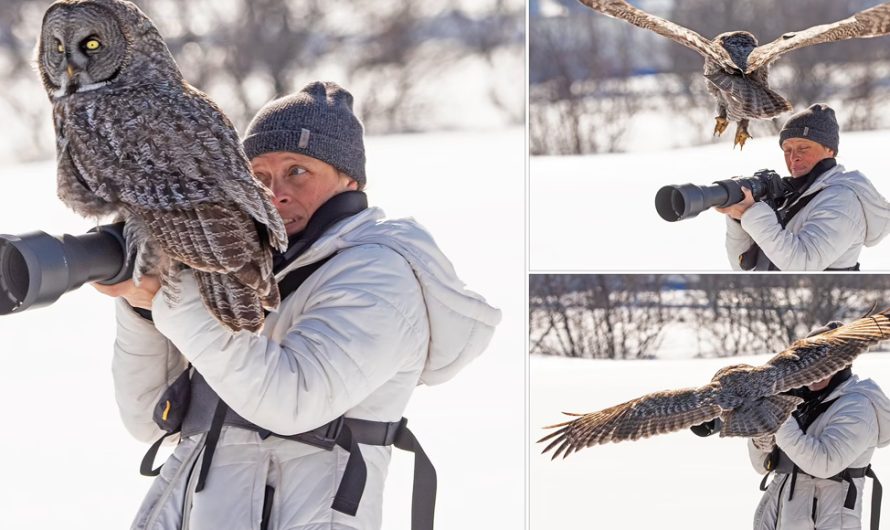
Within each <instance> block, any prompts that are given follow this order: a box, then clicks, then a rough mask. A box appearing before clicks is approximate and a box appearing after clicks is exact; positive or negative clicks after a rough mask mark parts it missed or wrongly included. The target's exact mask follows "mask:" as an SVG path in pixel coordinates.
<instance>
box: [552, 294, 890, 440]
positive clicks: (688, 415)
mask: <svg viewBox="0 0 890 530" xmlns="http://www.w3.org/2000/svg"><path fill="white" fill-rule="evenodd" d="M888 339H890V309H888V310H885V311H883V312H881V313H876V314H874V315H871V316H867V317H864V318H861V319H859V320H856V321H854V322H851V323H850V324H847V325H843V326H840V327H837V328H835V329H832V330H830V331H826V332H824V333H819V334H817V335H811V336H810V337H807V338H805V339H800V340H797V341H795V342H794V343H793V344H791V346H789V347H788V348H787V349H786V350H785V351H783V352H781V353H779V354H777V355H775V356H774V357H773V358H772V359H770V360H769V361H767V362H766V364H763V365H761V366H750V365H746V364H738V365H733V366H727V367H725V368H722V369H720V370H719V371H717V373H716V374H715V375H714V377H713V379H711V382H710V383H709V384H707V385H705V386H703V387H700V388H683V389H680V390H666V391H663V392H653V393H651V394H647V395H645V396H643V397H640V398H637V399H634V400H631V401H628V402H626V403H622V404H620V405H616V406H614V407H610V408H608V409H605V410H601V411H599V412H593V413H590V414H573V413H566V414H567V415H569V416H577V418H576V419H574V420H571V421H567V422H563V423H558V424H556V425H550V426H548V427H545V429H557V430H556V431H553V432H551V433H550V434H548V435H547V436H545V437H543V438H541V439H540V440H538V442H544V441H547V440H551V442H550V444H549V445H547V447H546V448H545V449H544V451H543V452H544V453H546V452H547V451H550V450H554V453H553V458H556V457H557V456H560V455H562V456H563V457H565V456H568V455H570V454H571V453H573V452H575V451H577V450H578V449H582V448H584V447H589V446H592V445H597V444H604V443H607V442H621V441H625V440H637V439H639V438H646V437H648V436H654V435H656V434H663V433H668V432H673V431H678V430H681V429H686V428H689V427H692V426H695V425H699V424H702V423H704V422H706V421H710V420H712V419H714V418H717V417H719V418H720V419H721V420H723V426H722V428H721V430H720V436H743V437H749V438H753V437H757V436H764V435H768V434H770V433H773V432H775V431H776V430H777V429H778V428H779V427H780V426H781V425H782V423H783V422H784V421H785V420H786V419H788V416H789V415H790V414H791V412H793V411H794V409H795V408H796V407H797V405H799V404H800V403H801V402H802V401H803V400H802V399H801V398H799V397H796V396H793V395H787V394H783V392H787V391H788V390H791V389H794V388H799V387H802V386H806V385H810V384H812V383H815V382H817V381H821V380H822V379H825V378H826V377H828V376H830V375H832V374H834V373H835V372H838V371H839V370H842V369H843V368H845V367H847V366H849V365H850V364H851V363H852V362H853V360H854V359H855V358H856V357H857V356H858V355H859V354H860V353H863V352H865V351H866V350H868V348H869V346H871V345H873V344H876V343H878V342H880V341H883V340H888Z"/></svg>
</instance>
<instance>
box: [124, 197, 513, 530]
mask: <svg viewBox="0 0 890 530" xmlns="http://www.w3.org/2000/svg"><path fill="white" fill-rule="evenodd" d="M334 253H337V254H336V255H335V256H334V257H333V258H331V259H330V260H329V261H328V262H327V263H325V264H324V265H323V266H322V267H321V268H319V269H318V270H317V271H316V272H315V273H314V274H313V275H312V276H310V277H309V278H308V279H307V280H306V281H305V282H304V283H303V284H302V285H301V286H300V288H299V289H297V290H296V291H295V292H294V293H292V294H291V295H290V296H288V297H287V298H285V300H284V301H283V302H282V304H281V307H280V308H279V309H278V310H277V311H276V312H273V313H270V314H269V316H268V317H267V319H266V323H265V326H264V328H263V330H262V332H261V334H259V335H255V334H251V333H248V332H239V333H232V332H230V331H229V330H227V329H226V328H224V327H223V326H222V325H220V324H219V323H218V322H217V321H216V320H215V319H214V318H213V317H212V316H211V315H210V314H209V313H208V312H207V311H206V309H205V308H204V306H203V304H202V302H201V300H200V297H199V295H198V290H197V286H196V284H195V282H194V279H193V277H192V275H191V274H190V273H189V272H185V273H183V274H182V275H181V289H182V292H181V301H180V302H179V303H178V304H176V305H175V306H174V307H168V306H167V304H166V303H165V302H164V301H163V296H157V297H155V300H154V304H153V307H152V314H153V319H154V324H152V322H149V321H147V320H145V319H143V318H141V317H140V316H138V315H137V314H135V313H134V312H133V311H132V309H130V308H129V306H127V305H126V303H125V302H123V301H119V302H118V308H117V318H118V333H117V341H116V344H115V355H114V361H113V375H114V384H115V393H116V398H117V402H118V405H119V408H120V412H121V416H122V418H123V421H124V424H125V425H126V427H127V429H128V430H129V431H130V432H131V433H132V434H133V435H134V436H136V437H137V438H139V439H141V440H145V441H150V440H154V439H156V438H158V437H159V436H160V435H161V434H162V432H161V431H160V430H159V429H158V428H157V427H156V426H155V425H154V423H153V421H152V409H153V407H154V405H155V403H156V402H157V400H158V399H159V397H160V395H161V394H162V393H163V391H164V390H165V388H166V387H167V386H168V385H169V384H170V383H171V382H172V381H173V380H174V379H175V378H176V377H177V376H178V375H179V374H180V373H181V372H182V370H183V369H184V368H185V366H186V364H187V362H191V363H192V365H193V366H194V367H195V369H196V370H198V371H199V372H200V373H201V374H202V375H203V376H204V377H205V379H206V380H207V382H208V383H209V385H210V386H211V387H212V388H213V389H214V390H215V391H216V393H217V394H218V395H219V396H220V398H221V399H222V400H223V401H225V402H226V403H227V404H228V405H229V406H230V407H231V408H232V409H233V410H234V411H235V412H237V413H238V414H239V415H241V416H242V417H244V418H246V419H248V420H250V421H252V422H253V423H255V424H257V425H259V426H261V427H264V428H266V429H269V430H271V431H273V432H276V433H279V434H285V435H286V434H294V433H299V432H304V431H308V430H311V429H314V428H316V427H318V426H320V425H324V424H325V423H327V422H329V421H331V420H333V419H335V418H337V417H338V416H340V415H343V414H345V415H346V416H347V417H352V418H361V419H367V420H375V421H388V422H391V421H398V420H399V418H400V417H401V416H402V413H403V411H404V410H405V406H406V404H407V402H408V399H409V398H410V396H411V393H412V391H413V390H414V388H415V387H416V386H417V385H418V384H419V383H421V382H423V383H428V384H435V383H440V382H442V381H445V380H447V379H449V378H450V377H452V376H453V375H454V374H455V373H456V372H457V371H458V370H460V369H461V368H462V367H463V366H464V365H465V364H466V363H467V362H469V361H470V360H472V359H473V358H475V357H476V356H477V355H479V354H480V353H481V352H482V351H483V350H484V349H485V347H486V346H487V345H488V342H489V341H490V339H491V336H492V333H493V330H494V326H495V325H496V324H497V323H498V321H499V320H500V311H498V310H497V309H494V308H492V307H491V306H489V305H488V304H487V303H485V301H484V300H483V299H482V297H480V296H478V295H476V294H474V293H472V292H470V291H468V290H466V289H465V288H464V286H463V283H462V282H461V281H460V280H459V279H458V278H457V276H456V275H455V272H454V270H453V268H452V266H451V264H450V262H449V261H448V259H447V258H446V257H445V256H444V255H443V254H442V252H441V251H440V250H439V249H438V247H437V246H436V244H435V242H434V241H433V239H432V238H431V237H430V235H429V234H428V233H427V232H426V231H425V230H424V229H423V228H422V227H420V225H418V224H417V223H416V222H414V221H413V220H384V219H383V212H382V211H381V210H379V209H377V208H369V209H367V210H364V211H363V212H361V213H359V214H356V215H354V216H352V217H350V218H348V219H345V220H343V221H340V222H339V223H337V224H336V225H334V226H333V227H331V228H330V229H329V230H328V232H327V233H326V234H325V235H323V236H322V238H321V239H319V240H318V241H317V242H316V243H315V244H313V245H312V246H311V247H310V248H309V249H308V250H307V251H306V252H305V253H304V254H303V255H302V256H300V257H299V258H298V259H297V260H295V261H294V262H293V263H291V264H290V265H289V267H288V268H287V269H285V270H283V271H282V272H281V273H280V274H279V278H280V277H282V276H283V275H285V274H286V273H287V272H289V271H290V270H292V269H294V268H297V267H300V266H303V265H307V264H310V263H314V262H316V261H319V260H321V259H322V258H325V257H327V256H330V255H332V254H334ZM203 436H204V435H196V436H192V437H190V438H188V439H184V440H182V441H181V442H180V444H179V446H178V447H177V448H176V450H175V452H174V454H173V455H172V456H171V457H170V459H169V460H168V461H167V463H166V464H165V465H164V467H163V470H162V472H161V475H160V476H159V477H158V478H157V479H156V480H155V482H154V483H153V485H152V488H151V490H150V491H149V493H148V495H147V496H146V498H145V500H144V502H143V505H142V507H141V509H140V511H139V513H138V515H137V517H136V520H135V521H134V523H133V528H138V529H152V530H154V529H170V530H172V529H174V528H176V529H179V528H180V527H183V528H186V527H188V528H191V529H193V530H204V529H220V528H229V529H237V528H244V529H248V528H259V520H260V517H261V514H262V509H263V494H264V490H265V486H266V485H270V486H272V487H274V488H275V490H276V491H275V497H274V500H273V504H272V516H271V525H270V526H269V528H270V529H285V528H286V529H290V530H321V529H325V530H328V529H372V528H379V527H380V525H381V519H382V515H381V504H382V491H383V483H384V479H385V477H386V470H387V466H388V464H389V459H390V448H389V447H379V446H365V445H362V446H361V450H362V454H363V456H364V459H365V461H366V463H367V468H368V477H367V484H366V486H365V491H364V496H363V497H362V500H361V504H360V506H359V510H358V513H357V514H356V516H355V517H352V516H349V515H345V514H342V513H340V512H335V511H333V510H331V508H330V505H331V500H332V498H333V496H334V493H335V492H336V489H337V486H338V484H339V482H340V476H341V475H342V473H343V470H344V467H345V465H346V461H347V458H348V453H347V452H346V451H344V450H342V449H341V448H340V447H335V448H334V450H333V451H327V450H324V449H318V448H315V447H312V446H309V445H305V444H301V443H299V442H294V441H290V440H285V439H282V438H277V437H274V436H272V437H269V438H267V439H266V440H262V439H260V438H259V436H258V435H257V434H256V433H254V432H252V431H249V430H245V429H240V428H237V427H229V426H227V427H224V428H223V431H222V434H221V437H220V440H219V443H218V445H217V449H216V453H215V454H214V457H213V461H212V466H211V469H210V471H209V475H208V479H207V483H206V486H205V489H204V490H203V491H201V492H200V493H197V494H193V493H192V491H193V490H194V482H195V480H196V478H197V477H196V475H197V473H192V469H193V467H194V464H195V462H196V460H199V459H200V451H201V448H202V441H203ZM418 436H419V438H420V439H421V442H422V438H423V436H422V433H418ZM183 518H184V520H185V524H184V525H183Z"/></svg>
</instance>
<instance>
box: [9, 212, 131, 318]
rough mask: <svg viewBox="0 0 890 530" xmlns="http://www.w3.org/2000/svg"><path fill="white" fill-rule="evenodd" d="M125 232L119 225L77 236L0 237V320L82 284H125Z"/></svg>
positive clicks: (127, 267)
mask: <svg viewBox="0 0 890 530" xmlns="http://www.w3.org/2000/svg"><path fill="white" fill-rule="evenodd" d="M123 228H124V223H122V222H121V223H114V224H110V225H102V226H98V227H96V228H94V229H92V230H90V231H89V232H88V233H86V234H83V235H79V236H72V235H68V234H64V235H62V236H58V237H54V236H51V235H49V234H47V233H45V232H40V231H35V232H30V233H27V234H22V235H7V234H0V315H8V314H10V313H21V312H22V311H25V310H26V309H30V308H36V307H42V306H46V305H50V304H52V303H53V302H55V301H56V300H58V299H59V297H60V296H62V295H63V294H65V293H66V292H68V291H73V290H74V289H77V288H79V287H80V286H82V285H83V284H84V283H86V282H99V283H104V284H107V285H112V284H115V283H118V282H122V281H124V280H127V279H129V278H130V277H131V276H132V274H133V268H132V267H133V260H132V259H128V258H127V251H126V249H127V244H126V239H125V238H124V231H123Z"/></svg>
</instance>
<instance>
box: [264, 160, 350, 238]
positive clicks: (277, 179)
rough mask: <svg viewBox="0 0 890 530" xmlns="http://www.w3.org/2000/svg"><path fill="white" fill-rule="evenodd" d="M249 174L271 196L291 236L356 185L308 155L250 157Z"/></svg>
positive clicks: (332, 168)
mask: <svg viewBox="0 0 890 530" xmlns="http://www.w3.org/2000/svg"><path fill="white" fill-rule="evenodd" d="M250 163H251V165H252V166H253V172H254V174H255V175H256V176H257V178H259V179H260V181H261V182H262V183H263V184H265V185H266V186H267V187H268V188H269V189H270V190H272V194H273V195H274V196H275V202H274V204H275V208H277V209H278V213H279V214H280V215H281V219H282V220H284V229H285V230H286V231H287V235H288V236H292V235H294V234H296V233H297V232H300V231H301V230H303V229H304V228H306V223H307V222H309V218H310V217H312V214H314V213H315V211H316V210H318V207H319V206H321V205H322V204H324V203H325V202H326V201H327V200H328V199H330V198H331V197H333V196H334V195H336V194H338V193H341V192H344V191H346V190H355V189H358V183H356V181H354V180H352V178H350V177H348V176H347V175H344V174H343V173H340V172H339V171H337V169H335V168H334V166H332V165H330V164H328V163H327V162H322V161H321V160H319V159H317V158H312V157H311V156H306V155H301V154H298V153H291V152H287V151H275V152H272V153H264V154H262V155H259V156H256V157H254V158H253V159H252V160H251V161H250Z"/></svg>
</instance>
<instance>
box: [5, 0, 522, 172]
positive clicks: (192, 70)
mask: <svg viewBox="0 0 890 530" xmlns="http://www.w3.org/2000/svg"><path fill="white" fill-rule="evenodd" d="M50 3H51V2H49V1H48V0H40V1H38V0H3V1H2V2H0V83H2V84H0V116H3V117H4V119H7V118H11V119H14V120H20V121H22V122H23V123H24V124H25V125H26V128H27V130H29V131H31V133H32V134H31V137H30V138H28V137H26V138H20V139H15V140H16V141H19V142H21V145H20V146H19V149H17V151H18V153H19V154H20V155H22V156H23V157H26V158H28V157H31V158H33V157H43V156H46V154H48V153H50V152H51V150H52V148H53V146H52V135H51V134H50V133H49V132H48V129H49V127H50V125H51V123H50V118H49V105H47V104H46V102H45V101H41V99H42V98H40V97H35V96H36V95H37V94H39V93H40V92H41V89H40V86H39V80H38V77H37V74H36V72H35V69H34V66H33V60H34V49H35V43H36V42H37V37H38V35H39V31H40V22H41V19H42V16H43V13H44V11H45V10H46V8H47V7H48V6H49V5H50ZM136 4H137V5H139V6H140V7H141V8H142V9H143V10H144V11H145V12H146V13H147V14H148V15H149V16H151V17H152V19H153V20H154V21H155V23H156V24H157V25H158V28H159V29H160V31H161V34H162V35H163V36H164V37H165V39H166V41H167V44H168V46H169V47H170V50H171V52H172V53H173V55H174V57H175V58H176V60H177V62H178V63H179V65H180V67H181V69H182V71H183V74H184V75H185V78H186V79H187V80H188V81H189V82H190V83H191V84H193V85H195V86H197V87H198V88H200V89H201V90H203V91H205V92H207V93H209V94H210V95H211V96H212V97H213V98H214V99H216V100H217V101H218V102H219V103H220V104H221V106H222V107H223V109H224V110H225V111H226V113H227V114H229V116H230V118H232V120H233V122H234V123H235V125H236V126H237V127H238V129H239V130H243V129H244V127H245V126H246V124H247V122H248V121H249V119H250V117H251V116H252V115H253V114H254V113H255V112H256V110H258V109H259V107H260V106H262V104H264V103H265V102H266V101H268V100H269V99H271V98H273V97H275V96H277V95H284V94H287V93H289V92H292V91H295V90H298V89H299V88H301V87H302V86H303V84H305V83H306V82H308V81H310V80H312V79H315V78H321V79H327V78H330V77H332V76H333V77H336V80H338V81H340V82H341V83H343V84H344V85H347V86H348V87H349V88H350V89H351V90H352V91H353V93H355V94H356V95H357V97H356V106H357V109H356V110H357V112H358V113H359V115H360V116H361V118H362V120H363V121H364V123H365V126H366V129H367V131H368V132H370V133H372V134H375V133H377V134H379V133H392V132H410V131H420V130H430V129H435V128H437V126H439V125H438V123H439V122H437V120H436V119H435V117H433V116H431V114H430V110H431V108H430V107H431V106H432V103H431V101H432V99H431V97H430V95H431V93H435V92H436V89H437V83H438V82H439V80H440V77H441V74H442V73H443V72H445V71H447V70H448V69H449V68H452V67H455V66H458V65H460V63H461V61H464V60H466V59H467V58H469V57H477V58H481V59H482V63H483V64H484V65H486V67H487V72H482V73H481V74H480V75H482V76H485V77H486V80H485V81H487V82H488V83H489V84H488V87H487V88H486V87H485V81H483V82H482V83H480V85H481V89H480V94H479V97H480V99H483V100H485V102H486V104H490V105H492V106H493V108H495V109H499V111H496V112H500V113H502V115H503V118H504V122H506V123H514V124H516V123H522V120H523V119H524V105H523V101H522V98H521V97H517V96H516V95H515V94H505V91H512V92H515V91H517V90H519V89H517V86H516V82H517V81H520V80H521V77H522V61H521V57H522V54H523V50H524V40H525V39H524V18H525V12H524V2H522V0H487V1H485V2H477V3H475V5H471V3H464V4H465V6H471V7H472V9H470V8H469V7H455V6H454V4H453V3H447V2H443V1H440V0H426V1H412V0H390V1H386V2H363V1H359V0H341V1H339V2H324V1H322V0H226V1H224V2H221V1H218V0H136ZM503 62H506V63H507V64H515V65H516V66H515V70H516V72H515V75H514V76H513V77H514V78H515V79H512V78H511V79H507V80H504V79H503V77H504V75H503V71H502V70H503V69H499V66H500V63H503ZM477 72H478V70H477ZM309 76H314V77H309ZM520 95H521V94H520ZM358 96H360V97H358ZM439 107H441V105H439ZM433 110H435V109H433ZM439 110H441V109H439Z"/></svg>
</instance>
